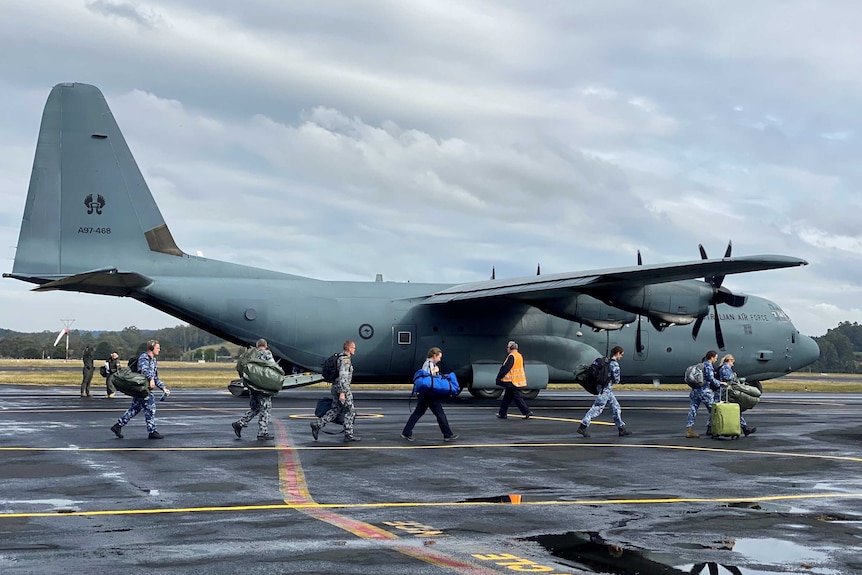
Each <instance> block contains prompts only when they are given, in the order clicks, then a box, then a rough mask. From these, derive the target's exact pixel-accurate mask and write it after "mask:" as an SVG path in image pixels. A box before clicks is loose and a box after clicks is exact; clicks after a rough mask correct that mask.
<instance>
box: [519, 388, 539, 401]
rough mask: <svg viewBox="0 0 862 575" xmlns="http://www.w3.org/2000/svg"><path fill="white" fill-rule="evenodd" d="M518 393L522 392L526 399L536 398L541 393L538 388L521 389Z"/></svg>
mask: <svg viewBox="0 0 862 575" xmlns="http://www.w3.org/2000/svg"><path fill="white" fill-rule="evenodd" d="M518 393H520V394H521V397H523V398H524V399H536V396H538V395H539V390H538V389H519V390H518Z"/></svg>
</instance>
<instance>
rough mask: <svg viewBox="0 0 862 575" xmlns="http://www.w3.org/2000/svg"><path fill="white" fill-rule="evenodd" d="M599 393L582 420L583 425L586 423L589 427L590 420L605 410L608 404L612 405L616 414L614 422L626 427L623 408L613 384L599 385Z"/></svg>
mask: <svg viewBox="0 0 862 575" xmlns="http://www.w3.org/2000/svg"><path fill="white" fill-rule="evenodd" d="M598 391H599V393H598V395H596V400H595V401H594V402H593V406H592V407H591V408H590V410H589V411H588V412H587V414H586V415H585V416H584V418H583V419H582V420H581V425H586V426H587V427H589V425H590V422H591V421H592V420H593V418H594V417H598V416H599V415H601V413H602V412H603V411H604V410H605V407H607V405H608V404H610V406H611V413H613V416H614V423H615V424H616V426H617V428H622V427H625V426H626V424H625V422H624V421H623V410H622V408H621V407H620V402H619V401H617V396H615V395H614V389H613V386H612V385H606V386H601V385H600V386H598Z"/></svg>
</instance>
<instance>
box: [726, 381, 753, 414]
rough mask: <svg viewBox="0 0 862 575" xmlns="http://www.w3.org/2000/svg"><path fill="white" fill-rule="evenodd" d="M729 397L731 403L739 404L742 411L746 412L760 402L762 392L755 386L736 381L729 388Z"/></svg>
mask: <svg viewBox="0 0 862 575" xmlns="http://www.w3.org/2000/svg"><path fill="white" fill-rule="evenodd" d="M727 397H728V400H729V401H730V402H732V403H738V404H739V409H740V411H746V410H748V409H751V408H753V407H754V406H755V405H757V402H759V401H760V390H759V389H757V388H756V387H754V386H753V385H747V384H744V383H741V382H740V381H737V380H734V381H731V382H730V385H728V387H727Z"/></svg>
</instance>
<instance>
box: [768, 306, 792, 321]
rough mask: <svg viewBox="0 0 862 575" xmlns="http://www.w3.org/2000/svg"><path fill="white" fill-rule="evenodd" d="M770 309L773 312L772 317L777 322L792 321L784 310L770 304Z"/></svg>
mask: <svg viewBox="0 0 862 575" xmlns="http://www.w3.org/2000/svg"><path fill="white" fill-rule="evenodd" d="M769 309H770V310H771V311H772V317H774V318H775V321H790V316H788V315H787V314H786V313H784V310H782V309H781V308H780V307H778V306H777V305H775V304H769Z"/></svg>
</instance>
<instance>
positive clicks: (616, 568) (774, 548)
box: [525, 531, 841, 575]
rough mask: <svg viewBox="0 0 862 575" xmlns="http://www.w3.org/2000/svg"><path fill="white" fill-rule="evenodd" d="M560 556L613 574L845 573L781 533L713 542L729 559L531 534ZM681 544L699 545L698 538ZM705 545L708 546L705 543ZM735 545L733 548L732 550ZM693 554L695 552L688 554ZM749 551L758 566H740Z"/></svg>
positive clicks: (595, 538) (586, 536) (572, 535)
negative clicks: (736, 561)
mask: <svg viewBox="0 0 862 575" xmlns="http://www.w3.org/2000/svg"><path fill="white" fill-rule="evenodd" d="M525 540H526V541H535V542H537V543H538V544H539V545H541V546H542V547H544V548H545V549H547V550H548V551H549V552H550V553H551V554H552V555H554V556H555V557H559V558H560V559H563V560H565V561H567V562H569V563H570V564H572V566H574V567H577V568H579V569H582V570H586V571H587V572H592V573H610V574H614V575H635V574H638V575H721V574H730V575H769V574H776V573H810V574H812V575H841V574H840V572H839V571H836V570H834V569H829V568H824V567H819V566H818V564H822V563H823V562H826V561H828V560H829V551H830V550H829V549H825V550H824V549H813V548H810V547H805V546H803V545H799V544H796V543H793V542H791V541H784V540H781V539H737V540H735V541H733V540H731V541H727V542H721V543H716V544H715V545H713V546H710V547H711V549H710V558H714V556H715V551H716V550H721V549H724V550H726V552H727V553H728V557H727V562H722V563H717V562H714V561H705V562H702V563H688V564H685V563H683V561H684V559H682V558H680V557H678V556H676V555H674V554H672V553H660V552H655V551H649V550H646V549H639V548H635V547H631V546H621V545H616V544H613V543H610V542H608V541H605V540H604V539H602V537H601V536H600V535H599V534H598V533H595V532H588V531H587V532H571V531H570V532H568V533H563V534H557V535H554V534H549V535H539V536H536V537H528V538H526V539H525ZM680 547H684V548H688V549H698V548H702V547H698V546H696V545H693V544H684V545H680ZM703 547H706V546H703ZM731 550H732V554H731ZM688 555H689V557H690V554H688ZM734 555H736V556H741V557H744V558H745V560H746V563H755V564H757V565H758V568H757V569H753V568H748V567H737V566H735V565H733V564H732V556H734Z"/></svg>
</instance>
